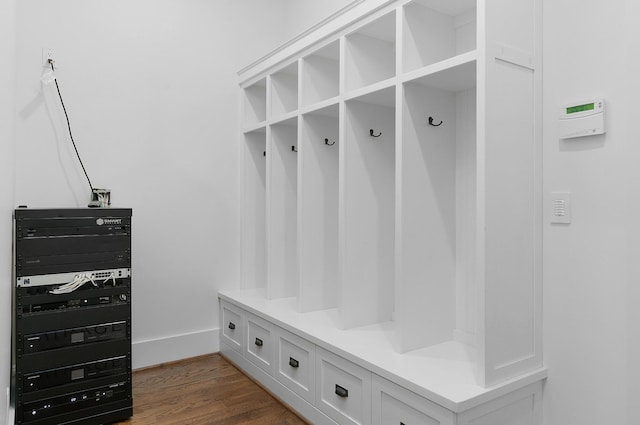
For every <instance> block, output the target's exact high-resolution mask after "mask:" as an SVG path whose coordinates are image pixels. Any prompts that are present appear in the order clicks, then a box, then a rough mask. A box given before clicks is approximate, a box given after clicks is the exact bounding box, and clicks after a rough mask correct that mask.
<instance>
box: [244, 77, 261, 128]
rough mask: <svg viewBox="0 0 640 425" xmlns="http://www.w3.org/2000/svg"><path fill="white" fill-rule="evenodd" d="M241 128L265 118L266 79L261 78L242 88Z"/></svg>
mask: <svg viewBox="0 0 640 425" xmlns="http://www.w3.org/2000/svg"><path fill="white" fill-rule="evenodd" d="M243 109H244V119H243V121H242V123H243V128H248V127H252V126H255V125H256V124H259V123H263V122H265V120H266V119H267V79H266V78H263V79H261V80H259V81H257V82H256V83H253V84H251V85H250V86H248V87H246V88H245V89H244V107H243Z"/></svg>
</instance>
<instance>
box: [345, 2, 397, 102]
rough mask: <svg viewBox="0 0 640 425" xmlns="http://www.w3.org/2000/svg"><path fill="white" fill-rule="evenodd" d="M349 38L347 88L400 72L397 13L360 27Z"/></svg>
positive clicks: (354, 87)
mask: <svg viewBox="0 0 640 425" xmlns="http://www.w3.org/2000/svg"><path fill="white" fill-rule="evenodd" d="M346 40H347V41H346V55H345V61H346V64H345V65H346V66H345V73H346V75H345V78H346V90H347V91H350V90H355V89H358V88H361V87H365V86H368V85H371V84H373V83H377V82H379V81H383V80H386V79H388V78H391V77H393V76H395V75H396V25H395V13H388V14H387V15H385V16H383V17H381V18H379V19H377V20H376V21H374V22H372V23H370V24H367V25H365V26H363V27H362V28H359V29H357V30H356V31H354V32H353V33H351V34H349V35H348V36H347V38H346Z"/></svg>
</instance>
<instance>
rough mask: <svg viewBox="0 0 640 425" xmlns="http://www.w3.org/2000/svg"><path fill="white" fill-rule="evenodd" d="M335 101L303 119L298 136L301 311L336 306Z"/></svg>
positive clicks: (336, 187) (336, 107) (336, 197)
mask: <svg viewBox="0 0 640 425" xmlns="http://www.w3.org/2000/svg"><path fill="white" fill-rule="evenodd" d="M338 109H339V108H338V105H332V106H330V107H328V108H324V109H321V110H318V111H314V112H313V113H309V114H306V115H304V116H303V118H302V133H301V135H302V137H301V140H300V144H301V149H300V151H301V152H300V154H301V156H300V159H299V161H301V167H300V191H299V197H300V202H299V205H300V216H299V217H300V225H299V229H300V234H299V239H298V240H299V254H300V290H299V298H298V301H299V307H300V311H302V312H306V311H313V310H320V309H327V308H335V307H336V306H337V291H338V184H339V179H338V177H339V169H338V160H339V154H338V152H339V147H340V145H339V143H338Z"/></svg>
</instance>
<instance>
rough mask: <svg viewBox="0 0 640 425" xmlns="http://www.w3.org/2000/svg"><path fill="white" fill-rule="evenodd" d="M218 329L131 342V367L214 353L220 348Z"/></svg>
mask: <svg viewBox="0 0 640 425" xmlns="http://www.w3.org/2000/svg"><path fill="white" fill-rule="evenodd" d="M219 334H220V331H219V329H208V330H205V331H199V332H192V333H188V334H182V335H174V336H169V337H164V338H158V339H151V340H146V341H134V342H133V344H132V345H133V348H132V349H133V354H132V355H133V358H132V361H131V362H132V369H140V368H143V367H148V366H154V365H158V364H161V363H166V362H173V361H176V360H182V359H187V358H189V357H196V356H202V355H204V354H210V353H216V352H218V351H219V350H220V335H219Z"/></svg>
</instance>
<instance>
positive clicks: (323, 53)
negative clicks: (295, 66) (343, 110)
mask: <svg viewBox="0 0 640 425" xmlns="http://www.w3.org/2000/svg"><path fill="white" fill-rule="evenodd" d="M339 59H340V44H339V43H338V42H333V43H331V44H330V45H328V46H326V47H323V48H322V49H319V50H317V51H316V52H314V53H312V54H310V55H309V56H307V57H305V58H304V60H303V62H302V104H303V106H307V105H313V104H314V103H316V102H320V101H322V100H326V99H330V98H332V97H335V96H337V95H338V94H339V88H340V60H339Z"/></svg>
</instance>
